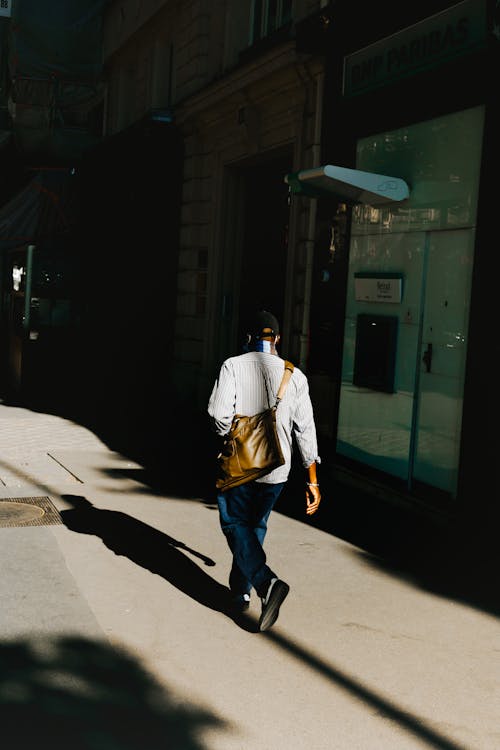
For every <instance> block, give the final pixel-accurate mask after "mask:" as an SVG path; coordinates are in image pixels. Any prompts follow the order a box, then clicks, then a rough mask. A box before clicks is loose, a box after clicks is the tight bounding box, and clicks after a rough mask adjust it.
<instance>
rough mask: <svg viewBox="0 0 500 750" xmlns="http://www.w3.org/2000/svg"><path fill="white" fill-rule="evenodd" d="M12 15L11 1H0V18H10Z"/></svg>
mask: <svg viewBox="0 0 500 750" xmlns="http://www.w3.org/2000/svg"><path fill="white" fill-rule="evenodd" d="M11 15H12V0H0V17H1V16H4V17H6V18H10V17H11Z"/></svg>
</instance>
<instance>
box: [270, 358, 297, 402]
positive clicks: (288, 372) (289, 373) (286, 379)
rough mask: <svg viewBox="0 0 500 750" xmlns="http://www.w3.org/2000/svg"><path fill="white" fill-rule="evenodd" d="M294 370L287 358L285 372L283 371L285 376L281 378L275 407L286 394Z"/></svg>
mask: <svg viewBox="0 0 500 750" xmlns="http://www.w3.org/2000/svg"><path fill="white" fill-rule="evenodd" d="M293 371H294V366H293V365H292V363H291V362H289V361H288V360H287V359H285V372H284V373H283V377H282V379H281V384H280V387H279V390H278V395H277V396H276V403H275V405H274V408H276V407H277V406H278V404H279V402H280V401H281V399H282V398H283V396H284V395H285V391H286V387H287V385H288V383H289V382H290V378H291V377H292V374H293Z"/></svg>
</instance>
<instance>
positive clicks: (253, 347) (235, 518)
mask: <svg viewBox="0 0 500 750" xmlns="http://www.w3.org/2000/svg"><path fill="white" fill-rule="evenodd" d="M279 338H280V336H279V323H278V321H277V319H276V318H275V316H274V315H273V314H272V313H270V312H268V311H266V310H262V311H259V312H258V313H257V314H256V316H255V318H254V321H253V323H252V325H251V330H250V331H249V343H250V346H249V349H250V351H248V352H247V353H245V354H241V355H239V356H237V357H231V358H229V359H227V360H226V361H225V362H224V363H223V365H222V367H221V370H220V373H219V377H218V378H217V381H216V382H215V385H214V388H213V391H212V394H211V396H210V401H209V404H208V413H209V415H210V417H211V419H212V422H213V426H214V428H215V431H216V432H217V434H218V435H220V436H224V435H226V434H227V433H228V432H229V429H230V427H231V423H232V421H233V417H234V416H235V414H247V415H253V414H257V413H259V412H261V411H263V410H264V409H267V408H268V407H269V406H271V405H272V404H273V403H274V402H275V400H276V395H277V392H278V389H279V386H280V383H281V379H282V377H283V372H284V366H285V362H284V360H283V359H282V358H281V357H280V356H279V354H278V351H277V348H276V347H277V344H278V342H279ZM276 424H277V430H278V437H279V441H280V445H281V450H282V452H283V457H284V459H285V463H284V464H283V465H282V466H279V467H278V468H276V469H274V470H272V471H271V472H269V473H268V474H266V475H265V476H263V477H261V478H260V479H256V480H255V481H252V482H248V483H246V484H242V485H240V486H238V487H232V488H230V489H228V490H225V491H223V492H221V491H219V492H218V495H217V503H218V506H219V518H220V524H221V528H222V531H223V533H224V535H225V537H226V539H227V542H228V544H229V547H230V549H231V552H232V554H233V562H232V567H231V573H230V576H229V587H230V589H231V592H232V595H233V602H234V607H235V610H236V611H239V612H243V611H244V610H246V609H248V607H249V604H250V592H251V589H252V588H255V590H256V591H257V594H258V596H259V597H260V598H261V601H262V612H261V616H260V620H259V630H261V631H262V630H267V629H268V628H270V627H271V626H272V625H273V624H274V623H275V622H276V619H277V617H278V614H279V609H280V606H281V604H282V603H283V601H284V599H285V598H286V596H287V594H288V592H289V588H290V587H289V586H288V584H287V583H285V581H283V580H281V579H280V578H278V576H277V575H276V574H275V573H274V572H273V571H272V570H271V568H270V567H269V566H268V565H267V562H266V555H265V553H264V550H263V546H262V545H263V542H264V537H265V535H266V531H267V521H268V518H269V515H270V513H271V511H272V509H273V507H274V505H275V503H276V501H277V500H278V497H279V495H280V493H281V491H282V489H283V487H284V485H285V482H286V481H287V479H288V474H289V472H290V466H291V457H292V442H293V436H295V439H296V442H297V445H298V448H299V452H300V454H301V459H302V463H303V466H304V468H305V470H306V485H305V499H306V513H307V514H308V515H312V514H313V513H315V512H316V511H317V509H318V507H319V504H320V501H321V493H320V490H319V484H318V479H317V473H316V465H317V463H319V460H320V459H319V457H318V446H317V439H316V428H315V424H314V416H313V409H312V404H311V399H310V397H309V387H308V383H307V378H306V376H305V375H304V374H303V373H302V372H301V371H300V370H299V369H298V368H295V369H294V371H293V374H292V377H291V380H290V382H289V384H288V387H287V389H286V391H285V395H284V396H283V399H282V400H281V402H280V403H279V406H278V409H277V414H276Z"/></svg>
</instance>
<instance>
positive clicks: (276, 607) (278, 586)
mask: <svg viewBox="0 0 500 750" xmlns="http://www.w3.org/2000/svg"><path fill="white" fill-rule="evenodd" d="M289 591H290V586H289V585H288V583H285V582H284V581H280V579H279V578H273V579H272V581H271V583H270V584H269V588H268V590H267V594H266V596H265V597H264V598H263V599H262V613H261V615H260V620H259V630H260V631H262V630H268V629H269V628H270V627H271V626H272V625H274V623H275V622H276V620H277V619H278V615H279V612H280V607H281V605H282V604H283V601H284V600H285V598H286V597H287V595H288V592H289Z"/></svg>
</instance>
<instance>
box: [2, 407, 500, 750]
mask: <svg viewBox="0 0 500 750" xmlns="http://www.w3.org/2000/svg"><path fill="white" fill-rule="evenodd" d="M0 424H1V429H0V498H1V499H2V500H3V501H4V503H5V501H6V500H7V501H10V502H18V501H19V500H20V499H21V498H34V500H33V501H32V503H33V504H34V505H35V506H36V499H37V498H48V499H49V500H50V501H51V502H52V503H53V504H54V506H55V507H56V508H57V510H59V512H60V513H61V520H62V522H56V523H51V524H44V523H43V521H42V523H41V525H31V524H30V523H29V522H28V523H27V524H26V525H24V526H23V525H17V526H16V525H14V526H6V525H3V526H2V527H1V528H0V539H1V544H0V556H1V566H2V576H1V579H0V580H1V602H2V607H1V613H0V635H1V637H2V643H1V644H0V664H1V665H2V667H3V668H2V670H1V672H0V705H1V710H2V738H3V739H2V744H3V746H4V747H6V748H7V750H10V748H11V747H12V748H14V747H16V748H25V747H26V748H28V747H32V746H33V745H32V743H33V742H35V741H36V744H37V746H39V747H43V748H45V747H47V748H49V747H53V748H56V747H57V748H59V747H61V748H62V747H65V748H66V747H73V748H89V750H90V749H91V748H92V749H93V748H104V749H105V748H113V749H115V748H118V749H119V750H121V749H122V748H123V749H124V750H125V748H126V749H127V750H139V749H140V750H156V749H157V748H158V749H160V748H169V749H170V748H183V749H185V748H187V749H188V750H189V749H194V750H198V749H199V750H202V749H206V750H264V749H265V750H281V749H283V750H285V749H286V750H296V749H299V748H308V749H309V748H314V750H322V749H325V750H327V749H328V750H357V749H358V748H359V749H361V750H365V749H366V750H379V749H380V750H393V749H394V750H406V749H407V748H408V749H410V748H449V749H450V750H459V749H460V750H464V749H465V748H467V750H496V749H497V748H499V747H500V719H499V710H498V707H499V706H500V628H499V622H498V619H497V618H496V617H494V616H493V615H491V614H488V613H487V612H486V611H482V610H481V609H478V608H472V607H469V606H467V605H466V604H463V603H460V602H458V601H453V600H451V599H448V598H445V597H441V596H437V595H435V594H432V593H431V592H429V591H426V590H423V589H422V588H420V587H419V586H418V585H417V584H416V582H415V581H413V580H411V579H407V580H405V578H404V577H402V576H396V575H395V574H393V573H392V572H391V571H390V569H388V568H387V567H384V566H382V565H379V564H377V561H376V560H375V559H372V558H370V557H369V556H368V555H367V554H365V553H364V552H363V551H362V550H360V549H358V548H356V547H354V546H351V545H350V544H348V543H346V542H344V541H342V540H340V539H338V538H336V537H335V536H332V535H331V534H328V533H325V532H323V531H320V530H319V529H318V528H315V527H314V526H313V525H311V524H310V523H308V522H307V520H306V519H305V516H304V522H302V521H298V520H294V519H292V518H288V517H286V516H284V515H282V514H280V513H274V514H273V516H272V517H271V522H270V527H269V533H268V539H267V549H268V555H269V561H270V564H271V565H272V567H273V568H274V569H275V570H276V571H277V572H278V573H279V575H280V576H281V577H282V578H284V579H285V580H286V581H287V582H288V583H289V584H290V587H291V591H290V595H289V597H288V598H287V599H286V601H285V602H284V604H283V606H282V610H281V614H280V617H279V619H278V622H277V623H276V625H275V626H274V627H273V628H272V629H271V630H270V631H269V632H268V633H266V634H259V633H257V632H256V622H257V619H258V615H259V604H258V602H257V600H256V597H255V596H254V597H253V599H252V603H251V608H250V613H249V616H248V618H245V620H244V621H241V622H236V621H234V620H233V619H231V618H230V617H229V616H228V615H227V614H225V613H224V611H221V601H222V597H223V594H224V589H223V587H225V585H226V581H227V575H228V570H229V563H230V557H229V552H228V549H227V547H226V542H225V540H224V538H223V536H222V534H221V532H220V530H219V526H218V518H217V512H216V510H215V509H214V507H213V505H212V504H210V503H208V502H207V501H206V500H204V499H203V498H200V497H193V498H187V499H185V498H184V499H182V498H178V497H167V496H165V495H164V494H161V493H159V492H158V491H155V490H154V489H152V488H151V487H149V486H148V485H147V484H145V483H144V482H142V481H141V479H142V478H143V477H142V475H141V467H140V466H138V465H137V464H135V463H134V462H132V461H130V460H128V459H127V457H125V456H120V455H118V454H117V453H115V452H113V451H112V450H109V449H108V448H107V447H106V445H104V444H103V443H102V442H101V441H100V440H99V439H98V438H97V436H95V435H93V434H92V433H91V432H90V431H89V430H87V429H85V428H84V427H82V426H80V425H77V424H74V423H72V422H70V421H67V420H64V419H62V418H60V417H57V416H53V415H45V414H41V413H35V412H31V411H29V410H27V409H21V408H13V407H8V406H4V405H0ZM168 465H169V461H168V457H166V460H165V467H166V468H165V471H171V470H172V469H169V468H167V467H168ZM323 502H324V503H328V502H331V503H335V498H328V497H326V498H324V500H323ZM4 507H7V506H5V505H4ZM1 508H2V503H0V511H1ZM2 517H3V518H4V519H5V518H7V519H8V518H9V516H8V514H5V513H4V514H3V516H2ZM56 521H57V519H56ZM7 522H8V521H7ZM28 717H31V720H29V721H28V720H27V718H28ZM23 719H24V720H23Z"/></svg>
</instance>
